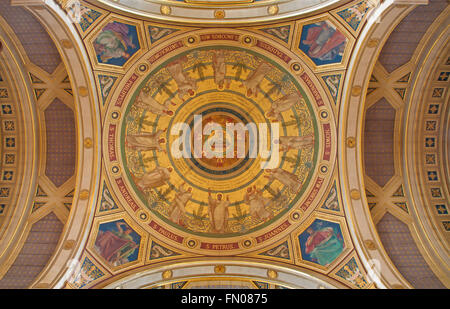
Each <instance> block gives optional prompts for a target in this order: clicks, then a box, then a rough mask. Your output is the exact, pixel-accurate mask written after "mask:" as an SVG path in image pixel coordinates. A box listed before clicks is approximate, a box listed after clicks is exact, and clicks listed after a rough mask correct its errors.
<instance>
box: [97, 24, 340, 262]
mask: <svg viewBox="0 0 450 309" xmlns="http://www.w3.org/2000/svg"><path fill="white" fill-rule="evenodd" d="M112 98H113V99H112V102H111V104H110V106H109V107H108V109H107V113H106V120H105V121H106V123H105V130H104V147H105V152H104V153H105V154H106V158H105V160H106V168H107V173H108V175H109V177H110V180H111V184H112V186H113V187H115V190H114V191H115V192H116V193H117V195H118V197H119V199H122V200H123V205H125V206H126V208H127V209H126V210H127V211H128V212H129V213H130V214H131V215H132V216H135V217H137V219H138V222H140V223H141V225H142V227H144V228H145V229H146V230H148V231H149V232H150V233H156V235H158V236H159V237H161V236H163V237H165V238H166V239H165V240H166V241H169V242H171V243H172V245H175V246H181V247H183V249H185V250H189V249H192V250H194V249H195V250H203V251H204V252H205V253H206V254H208V252H209V253H214V254H232V253H236V251H242V250H244V251H245V250H247V249H250V248H254V247H255V246H261V245H264V243H265V242H266V241H267V240H269V239H272V240H273V239H276V238H278V237H280V236H282V235H285V234H286V233H288V232H289V231H291V230H292V228H294V226H295V225H297V223H299V222H303V221H304V220H306V219H307V218H308V214H309V213H310V212H311V211H312V209H313V208H314V207H310V206H312V205H314V204H317V202H316V200H320V199H321V195H320V194H319V192H321V191H322V190H323V189H325V188H326V187H327V184H328V182H329V180H330V177H331V176H330V175H331V174H332V173H331V170H332V169H333V165H334V157H335V145H334V144H335V143H334V139H335V128H334V121H333V119H332V114H333V113H332V110H331V107H330V106H329V103H328V100H327V99H326V95H324V94H323V91H322V90H321V86H320V84H319V83H318V82H317V81H316V80H315V77H314V75H313V74H312V72H309V71H308V69H307V68H306V66H305V65H304V64H303V63H302V61H301V60H300V59H299V58H298V57H297V56H295V55H294V54H293V53H291V52H290V51H288V50H285V49H284V48H283V47H281V46H276V47H275V46H274V45H272V44H271V43H270V42H267V41H265V40H263V39H262V38H259V37H258V36H257V35H254V34H249V33H246V32H244V31H239V32H238V31H233V32H227V31H224V30H223V29H221V30H220V32H218V31H211V30H209V31H206V30H204V31H198V32H195V33H193V34H192V35H190V36H188V37H175V38H173V39H172V40H171V41H168V43H167V44H166V45H165V46H161V47H158V48H157V49H155V50H150V51H149V52H148V53H147V54H146V55H144V56H143V57H142V58H141V60H139V61H137V63H136V64H135V65H134V66H133V67H131V68H130V69H129V70H128V74H127V76H126V77H125V78H124V79H123V82H122V83H121V85H119V86H118V87H117V88H116V91H115V93H114V95H113V97H112ZM219 251H220V253H219ZM197 252H198V251H197Z"/></svg>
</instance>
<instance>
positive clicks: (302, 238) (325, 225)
mask: <svg viewBox="0 0 450 309" xmlns="http://www.w3.org/2000/svg"><path fill="white" fill-rule="evenodd" d="M298 240H299V242H300V248H301V252H302V258H303V260H305V261H309V262H312V263H316V264H319V265H322V266H325V267H327V266H328V265H330V264H331V263H332V262H334V260H336V259H337V258H338V256H339V255H340V254H341V253H342V251H343V250H344V248H345V244H344V238H343V236H342V231H341V227H340V226H339V224H338V223H335V222H330V221H324V220H321V219H316V220H315V221H314V222H313V223H312V224H311V225H310V226H309V227H308V228H307V229H306V230H305V231H304V232H303V233H301V234H300V235H299V237H298Z"/></svg>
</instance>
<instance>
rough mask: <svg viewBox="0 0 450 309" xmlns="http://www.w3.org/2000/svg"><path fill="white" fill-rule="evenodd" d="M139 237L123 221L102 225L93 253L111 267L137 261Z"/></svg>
mask: <svg viewBox="0 0 450 309" xmlns="http://www.w3.org/2000/svg"><path fill="white" fill-rule="evenodd" d="M140 242H141V237H140V236H139V235H138V234H137V233H136V232H135V231H134V230H133V229H132V228H131V227H130V226H129V225H128V224H127V223H126V222H125V221H124V220H123V219H121V220H117V221H113V222H107V223H102V224H100V226H99V231H98V234H97V238H96V240H95V247H94V248H95V251H97V253H98V254H99V255H100V256H101V257H103V258H104V259H105V260H106V261H107V262H109V263H110V264H111V265H113V266H120V265H123V264H126V263H129V262H133V261H135V260H137V258H138V254H139V244H140Z"/></svg>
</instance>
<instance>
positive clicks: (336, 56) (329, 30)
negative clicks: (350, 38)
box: [299, 21, 347, 65]
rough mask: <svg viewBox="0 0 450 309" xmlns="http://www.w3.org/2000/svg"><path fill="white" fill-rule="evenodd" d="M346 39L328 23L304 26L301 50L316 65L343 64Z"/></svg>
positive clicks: (322, 22)
mask: <svg viewBox="0 0 450 309" xmlns="http://www.w3.org/2000/svg"><path fill="white" fill-rule="evenodd" d="M346 43H347V39H346V37H345V36H344V35H343V34H342V33H341V32H340V31H339V30H338V29H336V27H334V26H333V25H331V24H330V23H328V22H326V21H321V22H318V23H314V24H309V25H305V26H303V29H302V35H301V38H300V45H299V48H300V49H301V50H302V51H303V52H304V53H305V54H306V55H307V56H309V57H310V58H311V60H312V61H313V62H314V63H315V64H316V65H324V64H334V63H341V61H342V56H343V54H344V50H345V45H346Z"/></svg>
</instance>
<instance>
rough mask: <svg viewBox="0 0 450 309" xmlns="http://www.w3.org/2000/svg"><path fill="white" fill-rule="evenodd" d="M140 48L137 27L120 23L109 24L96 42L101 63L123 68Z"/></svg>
mask: <svg viewBox="0 0 450 309" xmlns="http://www.w3.org/2000/svg"><path fill="white" fill-rule="evenodd" d="M139 48H140V45H139V40H138V35H137V31H136V26H132V25H127V24H123V23H119V22H116V21H114V22H111V23H109V24H107V25H106V26H105V27H104V28H103V29H102V31H101V32H100V33H99V34H98V36H97V38H96V39H95V41H94V49H95V54H96V56H97V60H98V62H99V63H103V64H112V65H116V66H123V65H124V64H125V63H126V62H127V60H128V59H129V58H130V57H131V56H133V55H134V54H135V53H136V52H137V51H138V50H139Z"/></svg>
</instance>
